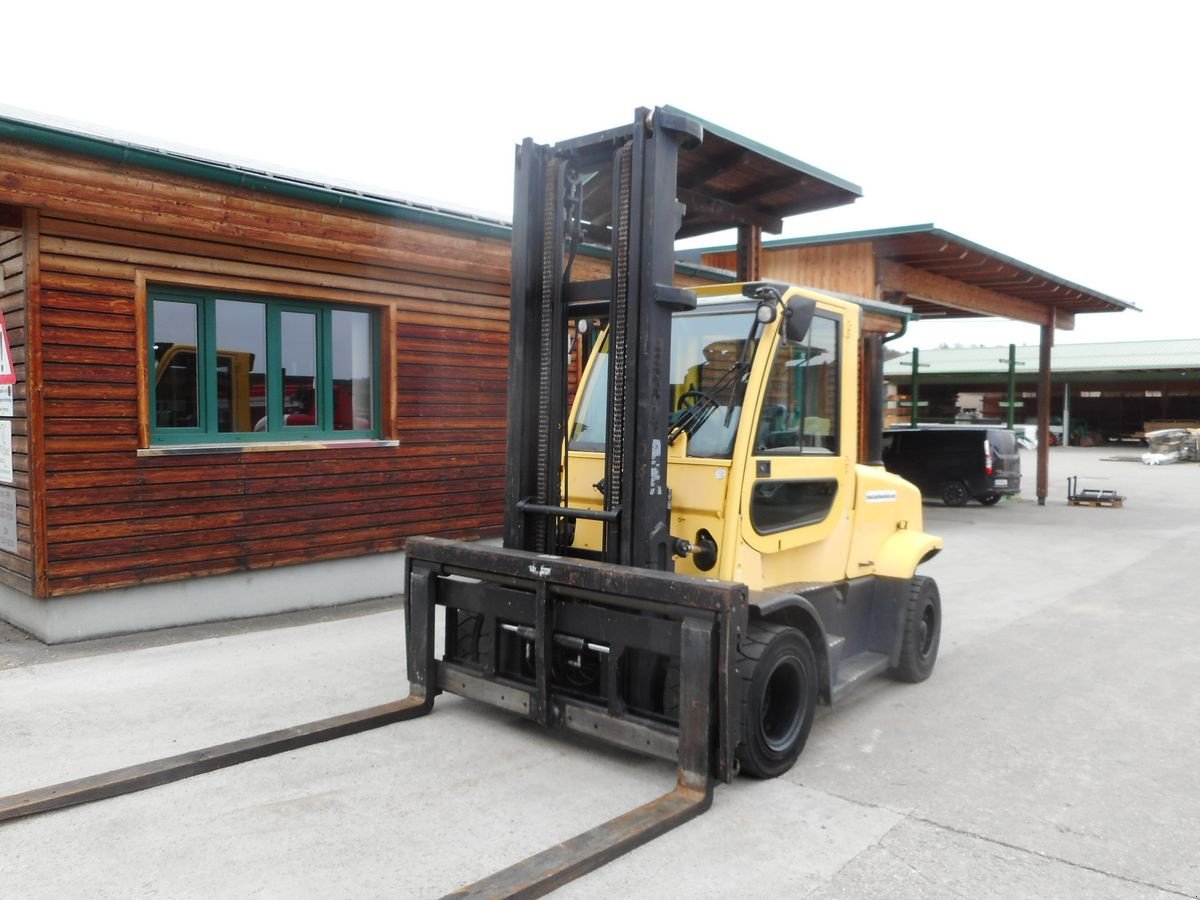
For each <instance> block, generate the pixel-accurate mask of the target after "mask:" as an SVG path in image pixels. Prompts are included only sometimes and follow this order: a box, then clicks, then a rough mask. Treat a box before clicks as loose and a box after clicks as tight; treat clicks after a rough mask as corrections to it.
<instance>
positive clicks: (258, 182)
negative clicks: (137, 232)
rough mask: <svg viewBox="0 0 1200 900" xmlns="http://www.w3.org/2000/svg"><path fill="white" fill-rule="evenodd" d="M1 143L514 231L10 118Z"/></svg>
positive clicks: (485, 230)
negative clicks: (12, 143) (17, 143)
mask: <svg viewBox="0 0 1200 900" xmlns="http://www.w3.org/2000/svg"><path fill="white" fill-rule="evenodd" d="M0 138H9V139H12V140H18V141H24V142H26V143H31V144H36V145H38V146H42V147H49V148H51V149H54V150H66V151H68V152H71V153H80V154H83V155H85V156H91V157H95V158H98V159H104V160H109V161H111V162H118V163H130V164H132V165H138V166H144V167H146V168H149V169H156V170H158V171H160V172H169V173H171V174H174V175H186V176H190V177H193V178H200V179H202V180H204V181H212V182H217V183H219V184H225V185H232V186H234V187H244V188H250V189H252V190H258V191H262V192H264V193H268V194H275V195H278V196H282V197H290V198H292V199H294V200H307V201H310V202H313V203H320V204H322V205H324V206H335V207H339V208H342V209H348V210H352V211H354V212H365V213H373V214H375V215H380V216H384V217H386V218H391V219H400V220H402V221H406V222H413V223H416V224H419V225H431V226H437V227H441V228H452V229H454V230H457V231H464V232H467V233H469V234H474V235H478V236H482V237H493V238H497V239H500V240H509V239H510V238H511V234H512V226H511V225H509V224H507V223H503V222H500V221H496V220H488V219H484V218H475V217H472V216H470V215H468V214H465V213H455V212H451V211H448V210H439V209H435V208H425V207H422V206H420V205H417V204H413V203H411V202H408V201H404V200H398V199H393V198H386V197H373V196H369V195H366V194H362V193H360V192H356V191H354V190H352V189H350V188H337V187H333V186H331V185H321V184H317V183H316V182H306V181H303V180H300V179H296V178H291V177H288V176H282V175H272V174H270V173H268V172H261V171H256V170H253V169H247V168H243V167H240V166H237V165H234V164H232V163H225V162H218V161H215V160H207V159H201V158H198V157H193V156H187V155H184V154H182V153H176V152H173V151H169V150H160V149H158V148H154V147H145V146H141V145H137V144H132V143H127V142H125V141H119V140H116V139H114V138H107V137H101V136H98V135H90V134H83V133H81V132H77V131H70V130H67V129H63V128H57V127H54V126H50V125H43V124H40V123H36V122H27V121H23V120H21V119H14V118H11V117H9V116H0Z"/></svg>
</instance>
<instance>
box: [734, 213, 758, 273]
mask: <svg viewBox="0 0 1200 900" xmlns="http://www.w3.org/2000/svg"><path fill="white" fill-rule="evenodd" d="M761 277H762V229H761V228H759V227H758V226H757V225H739V226H738V230H737V279H738V281H758V280H759V279H760V278H761Z"/></svg>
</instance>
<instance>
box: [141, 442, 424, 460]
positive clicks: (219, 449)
mask: <svg viewBox="0 0 1200 900" xmlns="http://www.w3.org/2000/svg"><path fill="white" fill-rule="evenodd" d="M399 446H400V442H399V441H385V440H377V439H375V438H358V439H353V438H352V439H349V440H344V441H337V440H332V441H258V442H247V443H244V444H233V443H229V444H224V443H222V444H159V445H157V446H154V447H144V448H142V449H139V450H138V452H137V455H138V456H139V457H143V456H194V455H198V454H212V453H270V452H273V451H275V452H277V451H287V452H295V451H304V450H337V449H349V450H361V449H363V448H364V447H380V448H387V447H399Z"/></svg>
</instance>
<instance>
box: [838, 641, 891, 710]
mask: <svg viewBox="0 0 1200 900" xmlns="http://www.w3.org/2000/svg"><path fill="white" fill-rule="evenodd" d="M889 664H890V660H889V659H888V655H887V654H886V653H873V652H872V651H870V650H864V651H863V652H862V653H856V654H855V655H854V656H851V657H850V658H849V659H847V660H846V661H845V662H843V663H842V664H841V665H839V666H838V667H837V681H836V682H834V685H833V691H832V692H831V695H832V696H831V697H830V699H831V700H832V702H833V703H834V704H836V703H837V702H838V701H839V700H840V699H842V698H843V697H845V696H846V694H847V693H849V691H850V690H851V689H852V688H853V687H854V686H855V685H857V684H859V683H860V682H863V681H866V680H867V679H868V678H874V677H875V676H876V675H880V674H882V673H884V672H886V671H887V669H888V666H889Z"/></svg>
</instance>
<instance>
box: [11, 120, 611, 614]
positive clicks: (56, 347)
mask: <svg viewBox="0 0 1200 900" xmlns="http://www.w3.org/2000/svg"><path fill="white" fill-rule="evenodd" d="M0 167H2V168H3V170H4V172H5V177H4V178H3V179H0V203H11V204H20V205H25V206H28V207H31V208H34V209H37V210H39V211H40V237H39V239H38V247H37V249H38V251H39V265H40V276H39V277H40V291H39V295H38V296H39V298H40V299H39V301H38V302H39V307H38V313H39V318H38V321H39V323H40V329H41V336H42V340H41V349H42V355H41V369H42V377H43V382H42V383H43V391H42V398H43V399H42V405H41V407H40V409H41V417H42V421H43V423H44V440H43V442H42V444H43V447H44V456H43V458H42V459H41V468H40V476H39V477H40V482H41V483H40V484H39V492H40V495H39V496H44V501H40V500H39V502H40V503H44V516H43V517H42V519H41V520H40V521H41V522H44V531H45V539H44V540H45V554H44V556H41V557H40V559H44V561H45V563H44V565H45V582H44V587H42V586H39V587H38V588H37V589H36V592H37V594H38V595H41V596H56V595H69V594H73V593H79V592H83V591H91V590H101V589H106V588H116V587H123V586H129V585H135V584H140V583H151V582H159V581H168V580H175V579H181V578H187V577H191V576H197V575H206V574H218V573H228V572H236V571H245V570H252V569H261V568H269V567H274V566H282V565H288V564H293V563H299V562H307V561H314V560H321V559H333V558H339V557H352V556H357V555H362V554H368V553H374V552H383V551H390V550H396V549H399V548H401V547H402V546H403V544H404V541H405V539H406V538H407V537H409V536H412V535H415V534H437V535H443V536H449V537H475V536H484V535H492V534H496V533H498V531H499V529H500V526H501V518H502V500H503V485H504V464H505V450H504V441H505V421H506V402H507V401H506V384H507V331H508V290H509V262H510V260H509V256H510V248H509V245H508V243H507V241H505V240H502V239H499V238H491V237H486V236H479V235H476V234H472V233H468V232H459V231H454V230H449V229H436V228H433V227H427V226H421V225H414V224H411V223H407V222H403V221H399V220H394V219H389V218H384V217H381V216H371V215H367V214H357V213H347V212H344V211H341V210H338V209H336V208H334V207H331V206H323V205H319V204H315V203H307V202H304V201H299V200H287V199H281V198H278V197H273V196H268V195H264V194H261V193H256V192H254V191H251V190H248V189H237V188H226V187H218V186H215V185H213V184H209V183H206V182H202V181H198V180H195V179H190V178H186V177H183V176H175V175H170V174H164V173H161V172H155V171H150V170H141V169H137V168H134V167H131V166H125V165H121V164H117V163H109V162H105V161H101V160H95V159H91V158H88V157H83V156H75V155H73V154H69V153H65V152H59V151H51V150H45V149H42V148H38V147H32V146H26V145H20V144H14V143H11V142H4V141H0ZM13 259H16V257H15V256H14V257H13ZM14 265H16V263H14ZM577 270H578V271H579V273H580V274H579V275H577V277H599V276H600V275H601V274H602V273H603V272H604V271H606V270H607V263H606V262H605V261H603V260H586V261H585V260H581V261H580V263H579V265H578V266H577ZM156 280H160V281H165V282H169V283H172V284H187V283H195V284H197V285H209V284H220V285H225V286H228V287H229V288H230V289H244V290H248V291H253V292H258V293H267V294H272V295H275V296H280V297H288V298H296V299H301V300H303V299H310V300H323V301H333V302H348V303H368V304H373V305H375V306H377V307H379V308H380V309H381V310H382V312H383V313H384V314H383V315H381V319H380V320H381V322H384V323H386V324H387V327H388V329H389V331H390V332H391V334H390V335H385V340H384V341H383V344H384V348H383V360H382V362H383V365H384V367H385V368H384V374H383V377H384V378H390V379H394V381H393V383H392V384H391V385H390V390H387V391H385V393H384V396H390V398H391V401H392V402H391V403H390V404H389V406H390V408H388V409H385V411H384V419H385V432H386V433H388V434H390V435H391V436H394V437H396V438H398V439H399V441H400V444H401V446H400V447H399V448H394V447H391V448H389V447H378V446H376V447H372V446H363V447H344V448H332V449H326V450H303V451H301V450H296V451H291V450H284V451H271V452H243V453H214V454H202V455H182V456H181V455H164V456H139V455H138V449H139V446H141V445H143V444H144V435H142V436H141V437H140V436H139V400H140V398H141V395H142V393H143V392H144V390H145V386H144V385H140V384H139V371H138V361H139V358H140V355H141V354H143V353H144V352H145V350H144V348H143V347H141V346H139V342H138V338H137V327H138V325H137V321H138V315H139V313H138V310H137V302H138V301H137V298H138V296H139V295H138V285H139V283H143V284H145V283H149V284H150V285H153V284H154V283H155V282H156ZM13 283H15V282H13ZM6 284H8V282H7V281H6ZM15 302H16V301H14V300H11V299H10V300H6V301H5V303H6V306H5V309H6V312H7V310H8V308H9V304H10V303H15ZM15 313H16V309H15V306H14V314H15ZM17 335H18V338H19V337H20V331H19V330H18V331H17ZM389 337H390V340H389V339H388V338H389ZM18 346H19V345H16V346H14V348H13V349H14V353H16V354H20V353H22V352H23V350H22V349H18ZM21 358H22V357H20V356H18V359H19V360H20V359H21ZM143 368H144V366H143ZM18 396H21V397H23V394H18ZM143 402H144V401H143ZM21 441H22V444H21V448H22V452H23V450H24V446H25V445H24V443H23V442H24V437H22V438H21ZM20 477H23V478H24V477H25V476H24V475H23V474H22V475H20ZM27 482H28V479H27V478H26V484H25V488H26V489H28V486H29V485H28V483H27ZM35 512H36V511H35ZM27 524H28V523H27V522H26V525H27ZM41 530H42V527H41V526H39V532H40V531H41ZM20 562H21V561H20V560H16V559H14V560H12V561H11V565H13V566H18V565H19V564H20ZM39 567H40V563H39ZM29 569H30V567H29V565H28V562H27V561H26V562H25V571H24V572H19V573H17V575H14V576H13V577H17V576H18V575H19V576H20V577H24V578H25V579H26V581H25V582H24V584H25V586H26V588H28V579H29V578H30V571H29ZM3 577H5V576H4V575H3V574H0V578H3ZM397 577H398V578H399V577H400V573H399V572H397ZM400 587H401V585H400V584H399V581H398V582H397V589H400Z"/></svg>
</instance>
